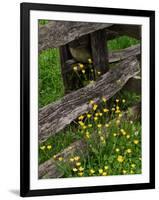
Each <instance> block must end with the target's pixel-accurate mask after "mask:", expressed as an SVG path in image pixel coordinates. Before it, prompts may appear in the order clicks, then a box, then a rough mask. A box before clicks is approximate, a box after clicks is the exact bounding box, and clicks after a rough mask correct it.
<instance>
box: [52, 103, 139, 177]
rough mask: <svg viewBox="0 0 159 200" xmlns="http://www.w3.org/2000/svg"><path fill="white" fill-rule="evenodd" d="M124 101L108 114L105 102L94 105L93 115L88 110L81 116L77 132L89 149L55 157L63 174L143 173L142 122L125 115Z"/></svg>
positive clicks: (65, 175)
mask: <svg viewBox="0 0 159 200" xmlns="http://www.w3.org/2000/svg"><path fill="white" fill-rule="evenodd" d="M125 103H126V102H125ZM125 103H122V102H121V100H120V102H119V103H116V105H115V110H116V111H112V112H110V111H108V112H106V113H104V112H103V108H105V107H106V104H105V103H103V105H102V107H101V105H100V106H99V107H97V108H95V109H94V105H95V104H93V109H92V110H91V111H90V113H89V114H90V115H91V117H89V118H88V113H87V114H84V115H82V116H80V119H79V124H80V125H79V127H78V131H77V132H76V134H77V135H79V137H81V138H83V139H84V140H85V142H86V145H87V151H86V152H82V153H81V152H79V153H76V154H75V155H71V156H70V157H69V158H68V161H67V162H63V161H61V160H60V161H59V160H57V159H56V158H55V160H56V161H57V165H58V167H59V169H60V170H61V171H62V173H63V174H64V177H76V176H92V175H93V176H100V175H120V174H140V173H141V124H140V122H138V121H134V122H133V121H131V120H126V119H125V118H122V115H121V114H122V112H121V107H122V104H125ZM117 106H119V108H117ZM118 109H119V110H118ZM117 110H118V112H117ZM99 113H102V115H101V116H100V114H99ZM96 114H98V115H96ZM96 116H97V118H98V119H96V118H95V117H96ZM89 125H91V126H89ZM76 157H78V160H77V161H76V159H75V158H76ZM106 168H107V169H106ZM91 170H92V171H94V172H93V173H91ZM101 171H102V173H101Z"/></svg>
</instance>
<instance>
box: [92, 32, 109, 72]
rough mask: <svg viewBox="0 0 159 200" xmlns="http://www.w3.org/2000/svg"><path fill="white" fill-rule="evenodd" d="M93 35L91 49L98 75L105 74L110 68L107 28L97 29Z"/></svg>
mask: <svg viewBox="0 0 159 200" xmlns="http://www.w3.org/2000/svg"><path fill="white" fill-rule="evenodd" d="M90 36H91V50H92V59H93V65H94V68H95V71H96V75H100V74H104V73H106V72H107V71H108V70H109V64H108V49H107V37H106V32H105V29H102V30H98V31H95V32H93V33H91V34H90Z"/></svg>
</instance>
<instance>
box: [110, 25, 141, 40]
mask: <svg viewBox="0 0 159 200" xmlns="http://www.w3.org/2000/svg"><path fill="white" fill-rule="evenodd" d="M109 30H111V31H115V32H118V34H119V35H118V36H122V35H127V36H129V37H133V38H136V39H138V40H140V39H141V25H129V24H125V25H124V24H115V25H113V26H111V27H109Z"/></svg>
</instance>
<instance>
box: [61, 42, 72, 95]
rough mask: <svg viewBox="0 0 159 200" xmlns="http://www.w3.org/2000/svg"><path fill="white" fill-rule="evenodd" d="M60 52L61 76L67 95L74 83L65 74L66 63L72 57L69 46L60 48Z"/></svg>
mask: <svg viewBox="0 0 159 200" xmlns="http://www.w3.org/2000/svg"><path fill="white" fill-rule="evenodd" d="M59 51H60V62H61V74H62V79H63V84H64V89H65V94H67V93H68V91H69V90H70V85H72V81H71V80H70V79H69V77H68V75H67V74H66V73H65V72H64V71H65V68H66V65H65V63H66V61H67V60H69V59H70V58H72V57H71V55H70V53H69V49H68V45H63V46H60V47H59Z"/></svg>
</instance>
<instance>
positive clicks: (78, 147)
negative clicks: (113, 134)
mask: <svg viewBox="0 0 159 200" xmlns="http://www.w3.org/2000/svg"><path fill="white" fill-rule="evenodd" d="M121 114H122V120H133V121H134V120H139V119H140V117H141V102H139V103H138V104H137V105H135V106H133V107H130V108H129V109H128V110H127V111H123V112H122V113H121ZM113 120H116V119H113ZM113 120H112V121H113ZM104 131H105V130H104ZM93 134H96V132H94V133H93ZM107 136H108V135H107ZM86 151H87V148H86V143H85V142H84V140H78V141H76V142H74V143H72V144H71V145H70V146H69V147H67V148H66V149H64V150H63V151H62V152H60V153H58V154H56V160H58V158H59V157H62V158H63V159H64V160H63V161H64V162H67V161H68V159H69V158H70V157H71V156H74V155H75V153H78V155H79V154H80V153H82V154H86ZM56 160H54V159H53V158H50V159H49V160H47V161H45V162H44V163H42V164H41V165H39V169H38V175H39V178H42V179H44V178H60V177H62V176H63V174H62V173H61V172H60V171H59V169H58V167H57V164H56Z"/></svg>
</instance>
